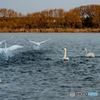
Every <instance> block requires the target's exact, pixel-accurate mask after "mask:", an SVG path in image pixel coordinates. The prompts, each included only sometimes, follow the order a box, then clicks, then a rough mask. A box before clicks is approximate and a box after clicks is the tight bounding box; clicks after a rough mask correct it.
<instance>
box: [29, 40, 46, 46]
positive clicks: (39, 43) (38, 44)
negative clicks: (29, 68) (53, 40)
mask: <svg viewBox="0 0 100 100" xmlns="http://www.w3.org/2000/svg"><path fill="white" fill-rule="evenodd" d="M47 41H48V40H45V41H41V42H36V41H31V40H30V41H29V42H30V43H33V44H35V45H37V46H40V45H41V44H43V43H45V42H47Z"/></svg>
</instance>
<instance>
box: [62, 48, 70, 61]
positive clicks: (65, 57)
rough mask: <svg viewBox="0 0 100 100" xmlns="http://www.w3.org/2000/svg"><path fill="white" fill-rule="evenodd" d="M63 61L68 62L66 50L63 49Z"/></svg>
mask: <svg viewBox="0 0 100 100" xmlns="http://www.w3.org/2000/svg"><path fill="white" fill-rule="evenodd" d="M63 59H64V61H69V57H68V56H67V49H66V48H64V57H63Z"/></svg>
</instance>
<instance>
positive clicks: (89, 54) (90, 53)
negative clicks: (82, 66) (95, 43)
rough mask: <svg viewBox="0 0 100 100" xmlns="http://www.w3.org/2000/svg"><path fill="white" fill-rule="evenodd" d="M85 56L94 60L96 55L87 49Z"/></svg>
mask: <svg viewBox="0 0 100 100" xmlns="http://www.w3.org/2000/svg"><path fill="white" fill-rule="evenodd" d="M85 53H86V54H85V56H86V57H90V58H94V57H95V54H94V53H93V52H88V50H87V48H85Z"/></svg>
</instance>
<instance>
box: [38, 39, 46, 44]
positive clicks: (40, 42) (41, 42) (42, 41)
mask: <svg viewBox="0 0 100 100" xmlns="http://www.w3.org/2000/svg"><path fill="white" fill-rule="evenodd" d="M47 41H48V40H45V41H41V42H39V43H40V44H42V43H45V42H47Z"/></svg>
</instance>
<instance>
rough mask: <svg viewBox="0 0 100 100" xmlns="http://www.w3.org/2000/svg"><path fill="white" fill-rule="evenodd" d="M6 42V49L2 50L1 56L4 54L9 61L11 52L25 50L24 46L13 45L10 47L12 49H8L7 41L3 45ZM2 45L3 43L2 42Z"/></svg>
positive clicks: (0, 50) (0, 51) (0, 49)
mask: <svg viewBox="0 0 100 100" xmlns="http://www.w3.org/2000/svg"><path fill="white" fill-rule="evenodd" d="M3 42H4V46H5V47H4V48H0V53H1V54H3V55H5V56H6V58H7V59H8V57H9V52H10V51H14V50H16V49H20V48H23V46H21V45H12V46H10V47H7V43H6V41H2V43H3ZM0 43H1V42H0Z"/></svg>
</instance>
